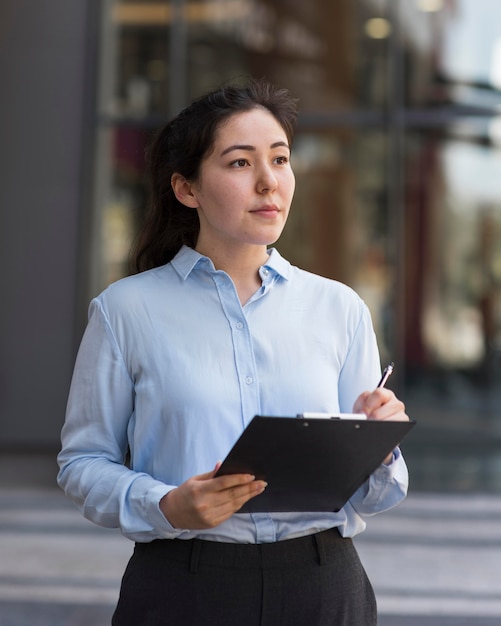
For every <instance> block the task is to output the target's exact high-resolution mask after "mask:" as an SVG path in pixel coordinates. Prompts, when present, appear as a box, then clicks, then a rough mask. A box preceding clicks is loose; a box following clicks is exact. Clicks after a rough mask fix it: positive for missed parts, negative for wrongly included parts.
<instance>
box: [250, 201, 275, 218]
mask: <svg viewBox="0 0 501 626" xmlns="http://www.w3.org/2000/svg"><path fill="white" fill-rule="evenodd" d="M279 212H280V209H279V208H278V207H277V205H276V204H265V205H263V206H260V207H258V208H257V209H253V210H252V211H251V213H255V214H257V215H262V216H263V217H275V216H276V215H278V213H279Z"/></svg>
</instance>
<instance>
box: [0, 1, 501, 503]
mask: <svg viewBox="0 0 501 626" xmlns="http://www.w3.org/2000/svg"><path fill="white" fill-rule="evenodd" d="M0 11H1V12H2V13H3V19H2V20H1V26H0V45H1V47H2V55H1V60H0V69H1V74H0V79H1V80H2V84H3V89H2V96H1V100H2V101H3V102H4V105H3V108H4V110H3V112H2V114H1V116H0V117H1V118H2V119H1V120H0V130H1V131H2V137H3V140H2V141H3V143H4V146H3V148H0V150H1V154H2V169H1V176H2V185H1V187H2V189H1V190H0V194H1V195H0V199H1V202H2V205H1V217H0V219H1V222H0V224H1V229H0V242H1V244H2V245H1V246H0V254H1V255H3V258H2V261H3V262H2V265H1V267H2V269H1V272H2V281H3V282H4V285H5V287H4V288H2V292H3V294H4V295H5V299H3V306H2V307H1V309H2V312H1V315H2V318H1V320H2V321H1V325H0V340H1V353H0V376H1V379H0V399H1V408H0V429H1V430H0V437H1V440H0V449H3V450H7V449H10V450H12V449H18V450H27V449H31V450H41V449H46V450H50V449H54V450H56V449H57V446H58V436H59V429H60V426H61V424H62V420H63V414H64V403H65V399H66V394H67V390H68V384H69V378H70V376H71V369H72V365H73V359H74V356H75V351H76V348H77V346H78V342H79V340H80V337H81V333H82V330H83V327H84V324H85V317H86V309H87V304H88V301H89V300H90V298H91V297H92V296H94V295H96V294H97V293H99V292H100V291H101V290H102V289H103V288H104V287H105V286H106V285H107V284H109V283H110V282H111V281H113V280H116V279H118V278H120V277H121V276H123V275H125V274H127V271H128V266H127V256H128V251H129V248H130V244H131V241H132V239H133V237H134V234H135V233H136V232H137V228H138V224H139V223H140V221H141V219H142V216H143V214H144V211H145V210H146V206H147V186H146V180H145V173H144V164H143V162H144V149H145V146H146V143H147V141H148V138H149V137H150V135H151V132H152V131H153V130H154V129H155V128H156V127H158V126H159V125H160V124H162V123H163V122H164V121H166V120H167V119H168V118H169V117H171V116H172V115H174V114H176V112H177V111H179V110H180V108H181V107H182V106H184V105H185V104H186V103H188V102H189V101H190V100H191V99H193V98H194V97H196V96H198V95H200V94H202V93H204V92H205V91H207V90H208V89H211V88H213V87H215V86H217V85H219V84H220V83H221V82H223V81H225V80H229V79H234V78H235V77H239V76H244V75H253V76H256V77H261V76H264V77H266V78H268V79H269V80H271V81H272V82H275V83H277V84H280V85H282V86H285V87H287V88H288V89H289V90H290V91H291V92H292V94H293V95H294V96H296V97H297V98H298V99H299V106H300V110H301V115H300V119H299V127H298V132H297V137H296V141H295V144H294V148H293V166H294V169H295V172H296V178H297V185H296V189H297V191H296V196H295V200H294V205H293V210H292V212H291V217H290V221H289V224H288V227H287V229H286V232H285V233H284V235H283V237H282V238H281V240H280V241H279V242H278V244H277V247H279V249H280V250H281V252H282V253H283V254H284V255H285V256H286V257H288V258H289V259H290V260H291V261H292V262H293V263H295V264H297V265H300V266H302V267H303V268H305V269H308V270H311V271H314V272H317V273H320V274H323V275H325V276H329V277H331V278H335V279H338V280H341V281H343V282H346V283H348V284H349V285H350V286H352V287H353V288H354V289H355V290H357V291H358V292H359V293H360V295H361V296H362V297H363V298H364V299H365V301H366V302H367V304H368V305H369V307H370V309H371V312H372V315H373V319H374V324H375V327H376V332H377V334H378V337H379V342H380V349H381V356H382V360H383V361H384V362H386V361H388V360H393V361H395V363H396V369H395V374H394V376H393V377H392V379H391V385H390V386H393V388H394V389H395V390H397V391H398V393H399V395H401V397H402V398H403V399H404V400H405V401H406V404H407V407H408V411H409V413H410V414H411V415H412V417H414V418H415V419H416V420H417V421H418V427H417V428H416V429H415V431H414V433H413V434H412V435H410V436H409V440H408V442H406V443H405V447H404V451H405V454H406V457H407V459H408V461H409V465H410V466H411V471H412V476H413V484H414V487H415V488H417V489H431V490H457V491H465V490H466V491H467V490H475V491H498V490H499V488H500V487H501V409H500V408H499V407H500V402H499V401H500V400H501V33H500V31H499V29H498V28H497V25H498V24H499V23H500V20H501V4H499V2H498V0H399V1H398V2H395V1H394V0H337V1H336V2H332V1H330V0H310V1H309V2H303V0H196V1H195V0H171V1H170V2H169V1H165V0H156V1H154V0H151V1H135V2H134V1H132V0H86V1H83V0H53V1H51V2H49V1H48V0H38V2H37V3H30V2H27V1H22V0H7V1H6V2H4V4H3V8H2V9H0ZM4 179H5V181H4ZM4 277H5V278H4ZM333 323H335V316H333ZM383 365H384V363H383Z"/></svg>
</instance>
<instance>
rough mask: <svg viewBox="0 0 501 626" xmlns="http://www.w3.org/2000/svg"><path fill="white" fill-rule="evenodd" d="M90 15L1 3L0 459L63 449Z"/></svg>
mask: <svg viewBox="0 0 501 626" xmlns="http://www.w3.org/2000/svg"><path fill="white" fill-rule="evenodd" d="M86 9H87V2H86V1H85V0H1V3H0V451H2V450H3V451H5V450H6V449H7V450H8V449H14V448H15V449H21V450H22V449H41V450H43V449H53V448H54V449H55V448H56V447H57V446H58V445H59V431H60V428H61V425H62V421H63V417H64V408H65V403H66V396H67V391H68V385H69V380H70V376H71V369H72V366H73V360H74V353H75V344H76V342H77V339H78V338H77V337H75V335H76V334H78V333H76V332H75V300H76V291H77V288H78V285H77V277H78V273H77V269H78V245H77V243H78V236H79V228H78V226H79V219H80V218H79V213H80V208H81V191H82V190H81V169H82V168H81V153H82V138H83V136H84V134H83V128H82V125H83V120H84V115H83V114H84V111H83V103H84V96H85V93H84V91H85V89H84V83H85V81H84V75H85V72H84V70H85V43H86V35H85V28H86Z"/></svg>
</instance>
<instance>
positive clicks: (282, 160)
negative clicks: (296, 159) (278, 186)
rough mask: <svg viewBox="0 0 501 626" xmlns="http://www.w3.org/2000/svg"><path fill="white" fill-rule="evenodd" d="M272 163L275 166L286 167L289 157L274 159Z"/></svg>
mask: <svg viewBox="0 0 501 626" xmlns="http://www.w3.org/2000/svg"><path fill="white" fill-rule="evenodd" d="M274 162H275V163H276V164H277V165H287V163H288V162H289V157H287V156H278V157H276V158H275V159H274Z"/></svg>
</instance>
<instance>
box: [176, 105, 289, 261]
mask: <svg viewBox="0 0 501 626" xmlns="http://www.w3.org/2000/svg"><path fill="white" fill-rule="evenodd" d="M294 186H295V181H294V174H293V172H292V169H291V165H290V147H289V142H288V140H287V136H286V134H285V131H284V130H283V128H282V127H281V126H280V124H279V122H278V121H277V120H276V119H275V118H274V117H273V115H272V114H271V113H270V112H269V111H267V110H266V109H263V108H256V109H253V110H251V111H247V112H243V113H236V114H234V115H233V116H231V117H230V118H229V119H228V120H226V121H225V122H224V123H223V124H222V125H221V126H220V127H219V129H218V130H217V132H216V135H215V141H214V145H213V149H212V150H211V152H210V154H208V155H206V156H205V157H204V160H203V161H202V164H201V168H200V174H199V177H198V180H197V181H195V182H194V183H191V184H190V203H189V204H188V205H189V206H192V207H194V208H196V210H197V212H198V215H199V218H200V233H199V237H198V241H197V245H196V249H197V250H198V251H199V252H201V253H202V254H208V255H210V254H211V252H212V251H215V250H219V251H221V247H224V248H225V249H226V250H228V251H231V250H234V251H235V252H236V251H237V249H238V248H241V247H242V246H260V247H262V246H267V245H269V244H272V243H274V242H275V241H276V240H277V239H278V238H279V236H280V234H281V233H282V230H283V228H284V226H285V222H286V220H287V216H288V214H289V209H290V205H291V202H292V197H293V195H294ZM184 203H185V204H187V202H184Z"/></svg>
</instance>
